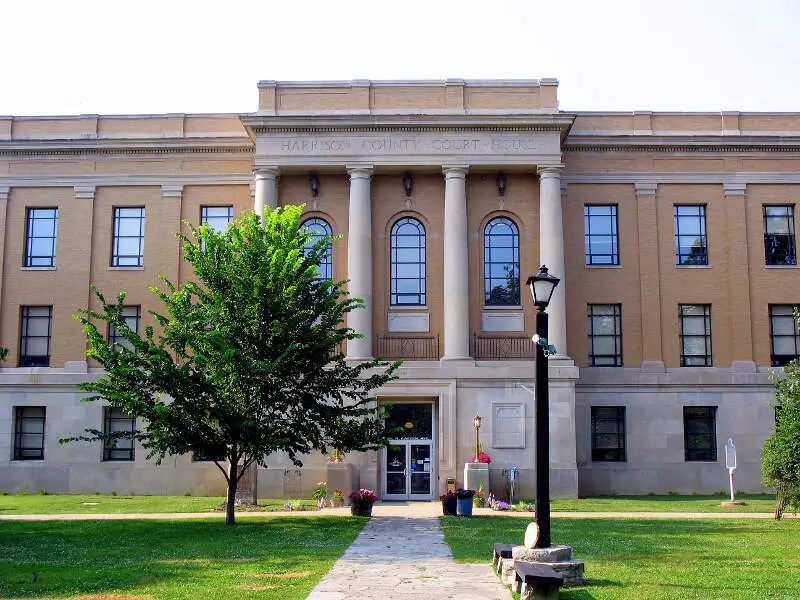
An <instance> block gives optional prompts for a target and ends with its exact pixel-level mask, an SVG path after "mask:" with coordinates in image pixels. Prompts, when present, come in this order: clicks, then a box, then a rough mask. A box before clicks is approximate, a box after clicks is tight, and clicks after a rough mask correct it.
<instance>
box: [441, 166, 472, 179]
mask: <svg viewBox="0 0 800 600" xmlns="http://www.w3.org/2000/svg"><path fill="white" fill-rule="evenodd" d="M468 172H469V165H442V173H443V174H444V177H445V179H448V178H450V177H458V178H461V179H464V178H465V177H466V176H467V173H468Z"/></svg>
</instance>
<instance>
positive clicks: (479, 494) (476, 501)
mask: <svg viewBox="0 0 800 600" xmlns="http://www.w3.org/2000/svg"><path fill="white" fill-rule="evenodd" d="M485 505H486V495H485V494H484V493H483V484H482V483H481V484H480V485H479V486H478V489H477V490H475V495H474V496H473V497H472V506H473V507H475V508H483V507H484V506H485Z"/></svg>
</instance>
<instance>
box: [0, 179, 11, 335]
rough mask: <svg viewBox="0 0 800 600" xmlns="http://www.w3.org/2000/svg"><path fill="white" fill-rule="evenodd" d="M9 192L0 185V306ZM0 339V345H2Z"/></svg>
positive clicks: (0, 301)
mask: <svg viewBox="0 0 800 600" xmlns="http://www.w3.org/2000/svg"><path fill="white" fill-rule="evenodd" d="M10 193H11V188H9V187H6V186H0V307H2V306H3V282H5V280H6V277H5V269H4V265H5V258H6V256H5V255H6V231H7V230H8V223H7V221H6V215H7V214H8V196H9V194H10ZM2 345H3V344H2V340H1V339H0V346H2Z"/></svg>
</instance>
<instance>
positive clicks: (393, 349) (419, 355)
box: [375, 335, 441, 360]
mask: <svg viewBox="0 0 800 600" xmlns="http://www.w3.org/2000/svg"><path fill="white" fill-rule="evenodd" d="M375 354H376V355H377V356H382V357H383V358H405V359H408V360H439V358H440V356H441V355H440V354H439V336H438V335H436V336H395V335H392V336H388V335H377V336H376V337H375Z"/></svg>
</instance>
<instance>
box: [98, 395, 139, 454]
mask: <svg viewBox="0 0 800 600" xmlns="http://www.w3.org/2000/svg"><path fill="white" fill-rule="evenodd" d="M135 429H136V418H135V417H132V416H130V415H128V414H126V413H125V412H124V411H123V410H122V409H120V408H112V407H110V406H107V407H105V408H104V409H103V433H104V434H106V435H108V434H114V433H115V434H125V435H120V437H114V438H113V439H109V440H107V441H106V444H105V446H104V447H103V460H133V452H134V440H133V438H132V437H128V436H129V435H130V434H133V432H134V431H135Z"/></svg>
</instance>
